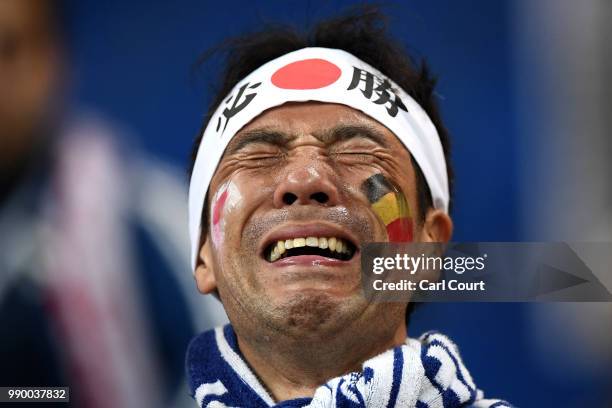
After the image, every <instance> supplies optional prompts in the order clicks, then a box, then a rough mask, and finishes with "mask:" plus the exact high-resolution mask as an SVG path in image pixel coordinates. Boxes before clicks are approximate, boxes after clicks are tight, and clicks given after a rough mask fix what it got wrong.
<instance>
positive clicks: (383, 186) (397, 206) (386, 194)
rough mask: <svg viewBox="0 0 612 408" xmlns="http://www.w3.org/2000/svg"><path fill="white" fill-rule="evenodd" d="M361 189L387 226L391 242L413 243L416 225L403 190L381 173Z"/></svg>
mask: <svg viewBox="0 0 612 408" xmlns="http://www.w3.org/2000/svg"><path fill="white" fill-rule="evenodd" d="M361 189H362V191H363V193H364V194H365V195H366V197H367V198H368V201H370V205H371V208H372V211H373V212H374V213H375V214H376V215H377V216H378V218H380V220H381V221H382V222H383V224H385V228H386V230H387V236H388V238H389V242H411V241H412V240H413V224H414V223H413V219H412V216H411V212H410V207H409V205H408V200H407V199H406V196H405V194H404V193H403V192H402V190H401V189H400V188H399V187H398V186H397V185H395V184H394V183H393V182H391V181H390V180H388V179H387V178H386V177H384V176H383V175H382V174H380V173H379V174H374V175H373V176H371V177H369V178H367V179H366V180H365V181H364V182H363V184H362V186H361Z"/></svg>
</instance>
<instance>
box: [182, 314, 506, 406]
mask: <svg viewBox="0 0 612 408" xmlns="http://www.w3.org/2000/svg"><path fill="white" fill-rule="evenodd" d="M237 344H238V343H237V340H236V335H235V333H234V330H233V329H232V327H231V326H230V325H226V326H225V327H218V328H216V329H214V330H211V331H208V332H205V333H202V334H200V335H199V336H198V337H196V338H195V339H193V340H192V342H191V344H190V346H189V350H188V352H187V376H188V380H189V386H190V390H191V395H192V396H193V397H194V399H195V400H196V402H197V403H198V405H199V406H200V407H208V408H224V407H228V408H229V407H252V408H264V407H276V408H290V407H291V408H298V407H299V408H305V407H308V408H341V407H342V408H349V407H351V408H353V407H355V408H356V407H368V408H386V407H389V408H391V407H398V408H399V407H402V408H405V407H416V408H451V407H473V408H508V407H512V405H510V404H509V403H507V402H505V401H500V400H491V399H484V398H483V394H482V392H481V391H480V390H478V389H477V388H476V385H475V384H474V381H473V379H472V377H471V376H470V373H469V372H468V371H467V369H466V368H465V366H464V365H463V362H462V361H461V357H460V356H459V352H458V350H457V347H456V346H455V344H454V343H453V342H452V341H451V340H450V339H448V337H446V336H444V335H442V334H440V333H436V332H429V333H426V334H424V335H423V336H421V337H420V338H419V339H418V340H416V339H411V338H408V339H407V340H406V342H405V343H404V344H403V345H401V346H398V347H395V348H394V349H391V350H388V351H386V352H384V353H382V354H380V355H378V356H376V357H374V358H372V359H370V360H367V361H366V362H365V363H364V364H363V370H362V371H361V372H353V373H349V374H346V375H344V376H341V377H337V378H334V379H332V380H330V381H328V382H327V383H326V384H325V385H322V386H321V387H319V388H318V389H317V390H316V392H315V395H314V397H312V398H297V399H292V400H289V401H283V402H280V403H276V402H275V401H274V400H273V399H272V397H271V396H270V394H269V393H268V392H267V391H266V389H265V388H264V387H263V386H262V384H261V383H260V382H259V380H258V379H257V377H256V376H255V374H254V373H253V372H252V371H251V369H250V368H249V366H248V365H247V364H246V362H245V361H244V360H243V358H242V356H241V354H240V351H239V350H238V345H237Z"/></svg>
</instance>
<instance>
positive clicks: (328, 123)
mask: <svg viewBox="0 0 612 408" xmlns="http://www.w3.org/2000/svg"><path fill="white" fill-rule="evenodd" d="M339 125H361V126H364V127H370V128H373V129H376V130H377V131H379V132H380V133H381V134H382V135H383V136H385V137H386V138H388V139H389V140H391V139H395V140H397V138H396V137H395V135H394V134H393V133H392V132H391V131H390V130H389V129H387V128H386V127H385V126H383V125H382V124H380V123H379V122H378V121H376V120H375V119H372V118H371V117H369V116H368V115H366V114H364V113H363V112H360V111H358V110H356V109H353V108H351V107H348V106H345V105H340V104H335V103H323V102H291V103H286V104H284V105H281V106H278V107H275V108H272V109H268V110H267V111H265V112H263V113H262V114H261V115H259V116H258V117H256V118H255V119H253V120H252V121H251V122H250V123H248V124H247V125H246V126H245V127H243V128H242V129H241V130H240V132H238V134H237V136H239V135H240V134H241V133H246V132H248V131H250V130H254V129H261V128H266V129H277V130H279V131H283V132H286V133H291V134H297V135H299V134H313V133H318V132H320V131H322V130H325V129H329V128H333V127H337V126H339Z"/></svg>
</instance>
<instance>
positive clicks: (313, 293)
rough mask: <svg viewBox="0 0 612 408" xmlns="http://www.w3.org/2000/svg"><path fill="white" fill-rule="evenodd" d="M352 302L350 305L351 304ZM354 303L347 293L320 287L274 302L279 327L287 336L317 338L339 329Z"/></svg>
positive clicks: (345, 322)
mask: <svg viewBox="0 0 612 408" xmlns="http://www.w3.org/2000/svg"><path fill="white" fill-rule="evenodd" d="M351 306H353V307H351ZM355 306H357V305H356V304H355V302H351V301H350V300H349V299H347V296H338V294H337V293H329V292H327V291H322V290H306V291H301V292H299V293H295V294H294V295H293V296H290V297H289V298H286V299H285V301H283V302H282V304H281V305H279V306H278V309H277V311H278V312H279V313H278V315H277V317H278V318H279V320H280V322H279V323H280V324H281V325H282V326H283V327H282V329H283V331H285V332H286V333H287V334H289V335H290V336H291V337H296V338H299V339H300V340H302V341H303V340H306V339H308V338H312V339H316V340H320V339H322V338H324V337H326V336H331V335H334V334H335V333H337V332H338V331H339V330H341V329H342V328H343V327H345V326H346V325H347V322H348V321H350V316H351V315H358V313H351V309H352V308H354V307H355Z"/></svg>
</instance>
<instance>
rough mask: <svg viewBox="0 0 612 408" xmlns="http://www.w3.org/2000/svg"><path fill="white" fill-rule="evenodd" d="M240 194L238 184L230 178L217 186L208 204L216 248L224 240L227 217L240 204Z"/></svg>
mask: <svg viewBox="0 0 612 408" xmlns="http://www.w3.org/2000/svg"><path fill="white" fill-rule="evenodd" d="M242 196H243V195H242V193H241V192H240V190H239V188H238V186H237V185H236V184H235V183H234V182H232V181H231V180H230V181H227V182H226V183H224V184H223V185H222V186H221V187H219V189H218V190H217V192H216V193H215V195H214V196H213V199H212V201H211V206H210V214H211V218H210V230H211V235H212V242H213V245H214V246H215V248H217V249H218V248H220V247H221V245H223V242H224V241H225V230H226V225H227V219H228V217H229V216H231V213H232V212H234V211H236V210H237V209H238V208H239V207H240V205H241V204H242Z"/></svg>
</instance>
